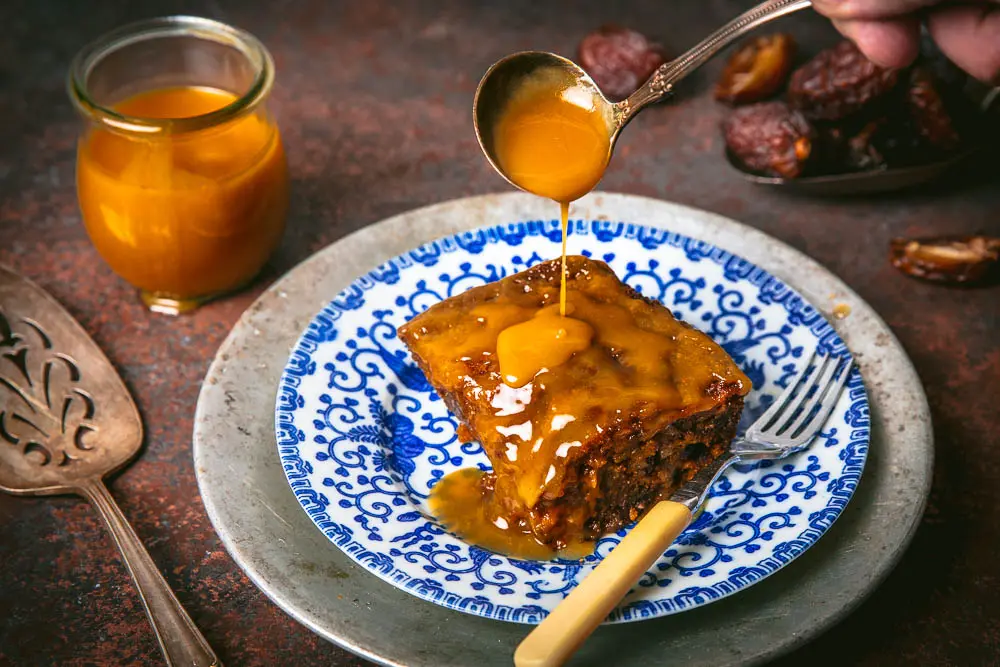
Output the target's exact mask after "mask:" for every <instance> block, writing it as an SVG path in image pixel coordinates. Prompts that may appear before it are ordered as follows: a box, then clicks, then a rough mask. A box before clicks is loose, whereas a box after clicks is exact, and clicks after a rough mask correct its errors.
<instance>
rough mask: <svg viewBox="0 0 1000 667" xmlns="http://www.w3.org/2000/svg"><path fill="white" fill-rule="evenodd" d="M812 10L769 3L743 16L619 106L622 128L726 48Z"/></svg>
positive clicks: (800, 1) (781, 0) (797, 2)
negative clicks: (757, 30)
mask: <svg viewBox="0 0 1000 667" xmlns="http://www.w3.org/2000/svg"><path fill="white" fill-rule="evenodd" d="M810 6H812V2H810V0H769V1H768V2H763V3H761V4H759V5H757V6H756V7H754V8H753V9H751V10H749V11H747V12H745V13H743V14H740V15H739V16H737V17H736V18H735V19H733V20H732V21H730V22H729V23H727V24H726V25H724V26H722V27H721V28H719V29H718V30H716V31H715V32H713V33H712V34H711V35H709V36H708V37H707V38H706V39H704V40H702V41H701V42H699V43H698V44H697V45H696V46H695V47H694V48H692V49H691V50H689V51H688V52H687V53H685V54H684V55H682V56H680V57H678V58H675V59H674V60H671V61H670V62H668V63H664V64H663V65H660V68H659V69H658V70H656V71H655V72H654V73H653V76H651V77H650V78H649V80H648V81H647V82H646V83H644V84H643V85H642V86H640V87H639V89H638V90H636V91H635V92H634V93H632V95H631V96H629V98H628V99H627V100H624V101H622V102H619V103H618V104H617V105H615V106H616V107H618V113H617V114H616V115H617V116H618V117H619V118H621V121H620V125H621V126H624V125H625V123H627V122H628V121H629V120H631V118H632V116H634V115H635V114H636V113H637V112H638V111H639V110H640V109H642V108H643V107H644V106H646V105H648V104H651V103H653V102H655V101H656V100H658V99H660V98H661V97H663V96H664V95H666V94H667V93H669V92H670V90H671V89H672V88H673V86H674V84H675V83H677V82H678V81H680V80H681V79H683V78H684V77H686V76H687V75H688V74H690V73H691V72H693V71H694V70H696V69H697V68H698V67H700V66H701V65H702V64H703V63H704V62H705V61H706V60H708V59H709V58H711V57H712V56H714V55H715V54H716V53H718V52H719V51H721V50H722V49H724V48H726V47H727V46H729V45H730V44H732V43H733V41H735V40H737V39H739V38H740V37H742V36H743V35H745V34H747V33H748V32H750V31H751V30H754V29H755V28H758V27H760V26H762V25H764V24H765V23H769V22H771V21H773V20H774V19H776V18H779V17H782V16H785V15H786V14H791V13H792V12H797V11H799V10H800V9H805V8H806V7H810Z"/></svg>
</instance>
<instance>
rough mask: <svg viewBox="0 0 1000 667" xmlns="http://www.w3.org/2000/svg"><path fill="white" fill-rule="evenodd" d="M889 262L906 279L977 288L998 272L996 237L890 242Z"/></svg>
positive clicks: (999, 245)
mask: <svg viewBox="0 0 1000 667" xmlns="http://www.w3.org/2000/svg"><path fill="white" fill-rule="evenodd" d="M889 261H890V262H891V263H892V265H893V266H894V267H896V268H897V269H899V270H900V271H902V272H903V273H905V274H906V275H908V276H912V277H914V278H921V279H923V280H929V281H932V282H937V283H945V284H951V285H967V286H971V285H977V284H982V283H986V282H990V281H992V280H994V279H996V277H997V274H998V272H1000V238H991V237H988V236H938V237H934V238H927V239H893V240H892V242H891V243H890V245H889Z"/></svg>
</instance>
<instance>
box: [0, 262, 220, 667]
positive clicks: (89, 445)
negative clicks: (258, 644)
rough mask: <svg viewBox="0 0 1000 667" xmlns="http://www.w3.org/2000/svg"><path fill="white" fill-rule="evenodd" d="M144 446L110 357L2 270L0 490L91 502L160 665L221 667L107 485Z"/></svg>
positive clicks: (43, 296)
mask: <svg viewBox="0 0 1000 667" xmlns="http://www.w3.org/2000/svg"><path fill="white" fill-rule="evenodd" d="M141 445H142V421H141V419H140V417H139V411H138V410H137V409H136V406H135V403H133V401H132V397H131V396H130V395H129V393H128V390H127V389H126V388H125V385H124V384H123V383H122V381H121V378H119V377H118V374H117V373H116V372H115V369H114V368H113V367H112V366H111V363H110V362H109V361H108V359H107V357H105V356H104V354H103V353H102V352H101V350H100V349H99V348H98V347H97V345H95V344H94V342H93V341H92V340H91V339H90V337H89V336H88V335H87V333H86V332H85V331H84V330H83V329H82V328H81V327H80V325H79V324H77V322H76V321H75V320H74V319H73V318H72V317H71V316H70V315H69V313H67V312H66V311H65V310H64V309H63V308H62V306H60V305H59V304H58V303H57V302H56V300H55V299H53V298H52V297H51V296H49V295H48V294H47V293H46V292H45V291H44V290H42V289H41V288H40V287H38V286H37V285H35V284H34V283H32V282H30V281H29V280H27V279H25V278H23V277H21V276H19V275H17V274H16V273H14V272H13V271H10V270H8V269H6V268H4V267H3V266H0V490H2V491H6V492H7V493H12V494H15V495H38V496H46V495H56V494H70V493H72V494H77V495H80V496H83V497H84V498H86V499H87V500H89V501H90V502H91V503H92V504H93V505H94V507H95V508H96V509H97V511H98V513H99V514H100V515H101V518H102V519H103V520H104V523H105V525H106V526H107V528H108V531H109V532H110V533H111V537H112V539H113V540H114V543H115V545H116V546H117V547H118V549H119V551H120V552H121V555H122V559H123V560H124V561H125V566H126V567H127V568H128V571H129V573H130V574H131V575H132V578H133V579H134V581H135V584H136V588H137V589H138V590H139V596H140V597H141V598H142V602H143V605H144V606H145V608H146V613H147V614H148V615H149V620H150V622H151V623H152V625H153V631H154V632H155V633H156V638H157V640H159V642H160V648H161V649H162V650H163V654H164V657H165V658H166V661H167V664H168V665H171V666H172V667H182V666H183V667H211V666H215V665H220V664H221V663H220V662H219V659H218V658H217V657H216V656H215V654H214V653H213V652H212V648H211V647H210V646H209V645H208V642H207V641H205V638H204V637H203V636H202V635H201V633H200V632H199V631H198V629H197V628H196V627H195V625H194V623H193V622H192V621H191V618H190V617H189V616H188V615H187V613H186V612H185V611H184V608H183V607H181V605H180V602H178V601H177V598H176V597H175V596H174V594H173V592H172V591H171V590H170V588H169V586H168V585H167V582H166V581H165V580H164V579H163V576H162V575H161V574H160V572H159V571H158V570H157V568H156V564H155V563H154V562H153V559H152V558H150V556H149V553H148V552H147V551H146V549H145V547H143V545H142V542H141V541H140V540H139V538H138V536H137V535H136V534H135V532H134V531H133V530H132V528H131V526H129V524H128V521H126V519H125V516H124V515H123V514H122V512H121V510H120V509H119V508H118V505H117V504H115V501H114V498H112V496H111V494H110V493H109V492H108V489H107V487H106V486H105V485H104V481H103V479H104V477H105V476H106V475H108V474H110V473H112V472H114V471H116V470H119V469H121V468H122V467H124V466H125V465H126V464H127V463H128V462H129V461H131V460H132V459H133V458H134V457H135V455H136V454H137V453H138V451H139V448H140V446H141Z"/></svg>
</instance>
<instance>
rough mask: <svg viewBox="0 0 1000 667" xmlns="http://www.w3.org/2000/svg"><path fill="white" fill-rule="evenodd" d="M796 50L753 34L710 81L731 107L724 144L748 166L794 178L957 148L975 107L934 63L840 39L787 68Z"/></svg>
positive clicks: (896, 163)
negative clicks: (895, 59) (872, 52)
mask: <svg viewBox="0 0 1000 667" xmlns="http://www.w3.org/2000/svg"><path fill="white" fill-rule="evenodd" d="M794 59H795V43H794V41H793V40H792V38H791V37H790V36H789V35H785V34H775V35H767V36H763V37H756V38H754V39H751V40H750V41H748V42H746V43H744V44H743V45H742V46H741V47H740V48H739V49H738V50H737V51H736V53H735V54H734V55H733V56H732V57H731V58H730V60H729V62H728V63H727V65H726V68H725V70H724V71H723V73H722V77H721V78H720V80H719V82H718V84H717V85H716V89H715V97H716V99H718V100H719V101H722V102H725V103H728V104H731V105H733V106H735V107H736V108H735V109H733V111H732V112H731V113H730V114H729V116H728V117H727V118H726V119H725V120H724V121H723V123H722V132H723V135H724V137H725V140H726V146H727V148H728V149H729V152H730V154H731V156H733V157H735V158H736V160H737V161H738V162H739V163H741V164H742V165H743V166H744V167H745V168H746V169H748V170H749V171H752V172H755V173H758V174H765V175H768V176H778V177H781V178H797V177H799V176H816V175H824V174H840V173H845V172H856V171H868V170H878V169H886V168H889V167H906V166H913V165H918V164H926V163H929V162H934V161H937V160H940V159H943V158H946V157H948V156H949V155H953V154H954V153H955V152H957V151H959V150H961V149H962V148H963V143H964V142H963V137H962V136H961V135H960V134H959V131H958V129H957V128H959V127H963V126H965V123H963V122H962V119H963V118H966V116H968V115H969V114H971V113H974V110H973V109H971V108H970V105H969V103H968V102H967V101H966V100H965V98H964V97H963V96H962V94H961V92H960V90H959V88H960V86H959V85H958V81H957V77H954V76H949V74H948V72H947V71H944V73H943V74H942V73H939V70H941V69H942V68H941V67H940V66H938V65H937V64H931V63H930V62H928V61H927V60H923V61H919V62H918V63H917V64H915V65H913V66H912V67H908V68H905V69H886V68H883V67H880V66H878V65H876V64H875V63H873V62H871V61H870V60H868V59H867V58H866V57H865V56H864V54H862V53H861V52H860V51H859V50H858V49H857V47H855V46H854V44H853V43H852V42H850V41H847V40H845V41H843V42H840V43H839V44H837V45H836V46H834V47H833V48H830V49H827V50H826V51H823V52H821V53H819V54H818V55H817V56H816V57H814V58H813V59H812V60H810V61H808V62H807V63H805V64H804V65H802V66H801V67H799V68H797V69H794V70H793V69H792V65H793V61H794ZM782 91H784V95H783V98H784V99H773V98H774V97H775V96H777V95H779V94H780V93H781V92H782Z"/></svg>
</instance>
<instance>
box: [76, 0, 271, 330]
mask: <svg viewBox="0 0 1000 667" xmlns="http://www.w3.org/2000/svg"><path fill="white" fill-rule="evenodd" d="M273 83H274V63H273V61H272V59H271V56H270V54H269V53H268V52H267V50H266V49H265V48H264V46H263V45H262V44H261V43H260V42H259V41H258V40H257V39H256V38H255V37H253V36H252V35H250V34H249V33H247V32H244V31H242V30H239V29H237V28H233V27H231V26H228V25H225V24H223V23H219V22H217V21H211V20H208V19H203V18H194V17H187V16H172V17H167V18H160V19H153V20H149V21H142V22H139V23H134V24H131V25H127V26H124V27H122V28H120V29H118V30H115V31H113V32H111V33H109V34H107V35H105V36H103V37H101V38H100V39H98V40H97V41H95V42H93V43H92V44H90V45H89V46H87V47H85V48H84V49H83V50H82V51H81V52H80V53H79V54H77V56H76V58H75V59H74V60H73V64H72V66H71V68H70V74H69V81H68V87H69V94H70V97H71V99H72V100H73V103H74V105H75V106H76V108H77V109H78V110H79V112H80V113H81V115H82V116H83V118H84V120H85V123H84V126H83V129H82V132H81V135H80V139H79V143H78V146H77V173H76V182H77V196H78V199H79V203H80V210H81V213H82V215H83V221H84V224H85V225H86V228H87V233H88V234H89V235H90V238H91V240H92V241H93V243H94V246H95V247H96V248H97V251H98V252H99V253H100V254H101V256H102V257H103V258H104V260H105V261H106V262H107V263H108V264H109V265H110V266H111V268H112V269H113V270H114V271H115V272H116V273H117V274H118V275H120V276H121V277H122V278H124V279H125V280H126V281H128V282H129V283H130V284H132V285H134V286H135V287H137V288H138V289H139V292H140V295H141V296H142V299H143V301H144V303H145V304H146V305H147V306H149V307H150V308H151V309H152V310H155V311H158V312H165V313H172V314H176V313H179V312H182V311H185V310H189V309H191V308H194V307H197V306H198V305H200V304H202V303H204V302H206V301H208V300H209V299H212V298H215V297H218V296H220V295H223V294H226V293H229V292H232V291H234V290H237V289H239V288H240V287H242V286H244V285H246V284H247V283H248V282H249V281H250V280H251V279H253V277H254V276H255V275H256V274H257V273H258V271H260V269H261V267H262V266H263V265H264V263H265V262H266V261H267V259H268V257H269V256H270V255H271V253H272V252H273V251H274V249H275V248H276V247H277V245H278V243H279V242H280V240H281V235H282V232H283V231H284V227H285V214H286V212H287V208H288V173H287V166H286V162H285V153H284V149H283V148H282V144H281V137H280V134H279V132H278V126H277V124H276V123H275V121H274V118H273V117H272V116H271V115H270V114H269V113H268V111H267V107H266V102H267V99H268V96H269V94H270V92H271V87H272V84H273Z"/></svg>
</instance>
